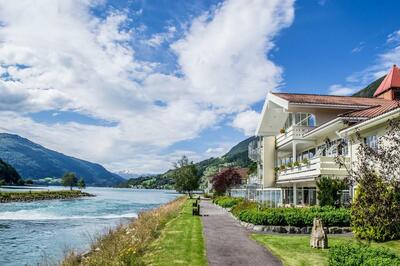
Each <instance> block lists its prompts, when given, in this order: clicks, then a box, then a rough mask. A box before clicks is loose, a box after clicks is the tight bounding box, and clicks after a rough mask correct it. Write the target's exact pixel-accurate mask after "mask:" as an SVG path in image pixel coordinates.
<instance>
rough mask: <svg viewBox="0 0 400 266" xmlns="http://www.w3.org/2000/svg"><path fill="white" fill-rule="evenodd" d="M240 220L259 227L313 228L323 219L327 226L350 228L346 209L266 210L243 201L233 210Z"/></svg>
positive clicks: (348, 212)
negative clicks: (314, 221) (316, 220)
mask: <svg viewBox="0 0 400 266" xmlns="http://www.w3.org/2000/svg"><path fill="white" fill-rule="evenodd" d="M232 214H233V215H235V216H236V217H238V219H239V220H241V221H244V222H248V223H252V224H258V225H277V226H278V225H281V226H286V225H291V226H298V227H303V226H312V225H313V220H314V218H316V217H318V218H321V219H322V221H323V223H324V225H325V226H349V225H350V211H349V210H348V209H344V208H332V207H312V208H264V209H260V210H259V209H258V208H257V204H255V203H251V202H246V201H243V202H241V203H239V204H237V205H235V206H234V207H233V208H232Z"/></svg>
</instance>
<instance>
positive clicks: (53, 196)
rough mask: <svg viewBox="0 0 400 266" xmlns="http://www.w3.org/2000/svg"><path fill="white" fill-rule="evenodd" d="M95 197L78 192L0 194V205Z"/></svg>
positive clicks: (5, 192)
mask: <svg viewBox="0 0 400 266" xmlns="http://www.w3.org/2000/svg"><path fill="white" fill-rule="evenodd" d="M85 197H95V195H93V194H90V193H87V192H83V191H80V190H55V191H24V192H14V191H12V192H9V191H2V192H0V204H1V203H11V202H33V201H42V200H62V199H77V198H85Z"/></svg>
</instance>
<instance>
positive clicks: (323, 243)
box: [310, 218, 328, 249]
mask: <svg viewBox="0 0 400 266" xmlns="http://www.w3.org/2000/svg"><path fill="white" fill-rule="evenodd" d="M310 246H311V247H313V248H323V249H325V248H328V236H327V235H326V232H325V231H324V226H323V224H322V220H321V219H318V218H314V221H313V228H312V231H311V239H310Z"/></svg>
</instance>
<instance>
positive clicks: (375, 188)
mask: <svg viewBox="0 0 400 266" xmlns="http://www.w3.org/2000/svg"><path fill="white" fill-rule="evenodd" d="M356 138H357V140H358V142H359V143H360V144H359V146H358V148H357V151H356V152H357V160H356V161H355V162H354V163H352V164H351V165H350V166H348V165H346V163H345V158H344V157H341V156H339V157H337V158H336V161H337V162H338V163H339V164H340V165H341V166H343V167H345V168H346V169H347V171H348V172H349V181H350V182H352V184H353V185H356V193H355V197H354V202H353V204H352V207H351V220H352V229H353V232H354V234H355V235H356V236H357V237H358V238H364V239H368V240H375V241H387V240H391V239H400V181H399V176H400V152H399V147H400V126H399V121H395V120H390V121H388V127H387V131H386V134H385V135H383V136H381V137H380V138H379V140H378V145H377V147H369V146H368V145H367V144H366V143H364V141H363V139H362V137H361V135H360V134H359V133H357V134H356Z"/></svg>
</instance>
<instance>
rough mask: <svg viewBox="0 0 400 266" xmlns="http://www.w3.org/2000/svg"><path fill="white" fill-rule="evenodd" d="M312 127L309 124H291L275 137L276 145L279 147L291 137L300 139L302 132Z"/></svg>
mask: <svg viewBox="0 0 400 266" xmlns="http://www.w3.org/2000/svg"><path fill="white" fill-rule="evenodd" d="M314 128H315V127H310V126H292V127H290V128H288V129H286V131H285V133H281V134H280V135H278V136H277V137H276V145H277V146H278V147H279V146H282V145H283V144H286V143H288V142H289V141H291V140H293V139H300V138H302V137H303V135H304V134H306V133H307V132H308V131H310V130H312V129H314Z"/></svg>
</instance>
